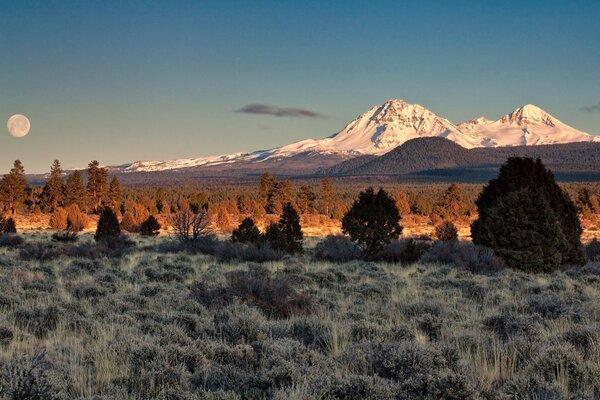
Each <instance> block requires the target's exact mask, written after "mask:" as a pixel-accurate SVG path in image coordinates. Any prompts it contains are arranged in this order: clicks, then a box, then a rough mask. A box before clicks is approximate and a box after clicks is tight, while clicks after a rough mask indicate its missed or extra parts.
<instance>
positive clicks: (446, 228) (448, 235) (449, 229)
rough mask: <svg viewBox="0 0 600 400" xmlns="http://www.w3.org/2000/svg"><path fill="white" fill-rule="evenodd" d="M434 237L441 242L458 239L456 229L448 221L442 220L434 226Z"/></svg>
mask: <svg viewBox="0 0 600 400" xmlns="http://www.w3.org/2000/svg"><path fill="white" fill-rule="evenodd" d="M435 237H436V238H437V239H438V240H441V241H442V242H455V241H457V240H458V230H457V229H456V226H454V224H453V223H452V222H450V221H444V222H442V223H441V224H439V225H438V226H436V227H435Z"/></svg>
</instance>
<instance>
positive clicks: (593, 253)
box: [585, 238, 600, 261]
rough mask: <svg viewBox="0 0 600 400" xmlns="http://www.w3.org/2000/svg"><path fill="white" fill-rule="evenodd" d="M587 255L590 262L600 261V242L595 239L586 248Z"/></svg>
mask: <svg viewBox="0 0 600 400" xmlns="http://www.w3.org/2000/svg"><path fill="white" fill-rule="evenodd" d="M585 253H586V255H587V258H588V260H589V261H600V241H599V240H598V239H596V238H594V239H593V240H592V241H591V242H589V243H588V244H587V246H585Z"/></svg>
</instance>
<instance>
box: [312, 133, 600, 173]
mask: <svg viewBox="0 0 600 400" xmlns="http://www.w3.org/2000/svg"><path fill="white" fill-rule="evenodd" d="M511 156H529V157H533V158H540V159H542V160H543V161H544V163H545V164H546V165H547V166H548V167H550V168H551V169H552V170H554V171H558V172H600V143H566V144H554V145H540V146H514V147H489V148H473V149H466V148H463V147H461V146H459V145H457V144H456V143H453V142H451V141H449V140H446V139H443V138H420V139H413V140H410V141H408V142H406V143H404V144H403V145H401V146H398V147H397V148H396V149H394V150H392V151H390V152H389V153H387V154H384V155H382V156H379V157H376V158H373V159H371V160H369V161H368V162H365V163H362V164H359V165H356V166H355V165H353V164H352V160H349V161H345V162H342V163H341V164H339V165H336V166H334V167H332V168H329V169H326V170H324V171H323V173H324V174H326V175H327V174H332V175H344V176H363V175H367V176H384V175H405V174H412V173H416V172H423V171H434V170H453V169H465V168H479V169H493V170H494V171H496V172H497V168H498V167H499V166H500V165H502V164H503V163H504V162H505V161H506V159H507V158H508V157H511Z"/></svg>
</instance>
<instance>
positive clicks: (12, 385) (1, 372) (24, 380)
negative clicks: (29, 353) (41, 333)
mask: <svg viewBox="0 0 600 400" xmlns="http://www.w3.org/2000/svg"><path fill="white" fill-rule="evenodd" d="M44 357H45V354H44V353H38V354H36V355H35V356H33V357H27V358H21V359H15V360H13V361H11V362H9V363H6V364H4V365H3V366H2V368H1V369H0V395H2V398H6V399H12V400H54V399H58V398H59V396H58V391H57V390H56V388H54V387H53V386H52V385H51V384H50V382H49V380H48V378H47V377H46V367H45V365H44V364H45V363H44Z"/></svg>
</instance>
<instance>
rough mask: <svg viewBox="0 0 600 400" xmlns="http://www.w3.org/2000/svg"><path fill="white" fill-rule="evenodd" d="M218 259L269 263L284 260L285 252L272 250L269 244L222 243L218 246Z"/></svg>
mask: <svg viewBox="0 0 600 400" xmlns="http://www.w3.org/2000/svg"><path fill="white" fill-rule="evenodd" d="M215 255H216V256H217V258H218V259H219V260H222V261H232V260H238V261H253V262H259V263H262V262H268V261H277V260H281V259H282V258H283V255H284V254H283V252H281V251H279V250H275V249H273V248H271V245H270V244H269V242H265V243H262V244H259V245H256V244H253V243H239V242H229V241H227V242H220V243H219V244H218V246H217V250H216V254H215Z"/></svg>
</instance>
